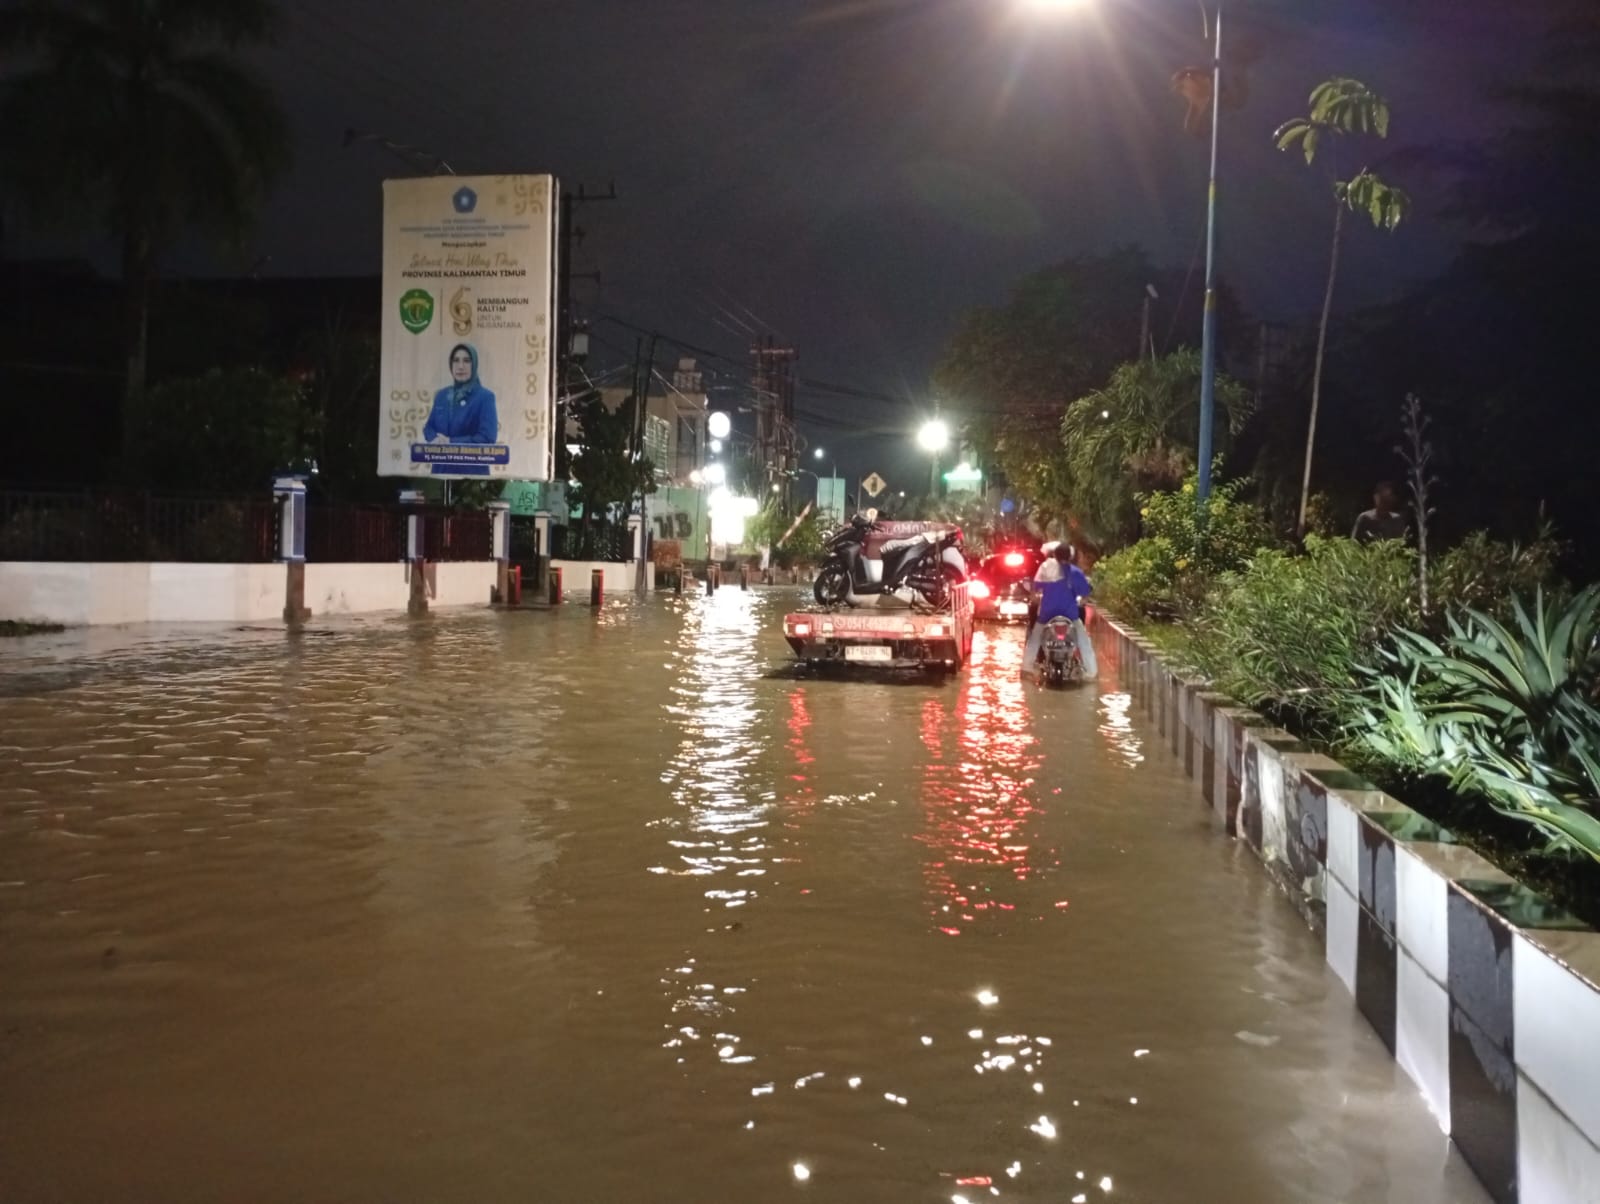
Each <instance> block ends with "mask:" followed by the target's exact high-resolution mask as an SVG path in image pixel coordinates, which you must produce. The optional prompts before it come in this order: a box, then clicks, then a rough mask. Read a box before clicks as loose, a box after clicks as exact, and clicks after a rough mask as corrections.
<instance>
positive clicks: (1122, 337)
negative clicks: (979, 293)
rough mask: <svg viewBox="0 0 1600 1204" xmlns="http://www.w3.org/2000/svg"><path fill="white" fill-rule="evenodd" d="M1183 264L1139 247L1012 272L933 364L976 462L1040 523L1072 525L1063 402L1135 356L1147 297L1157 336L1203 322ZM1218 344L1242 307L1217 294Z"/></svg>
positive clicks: (936, 381)
mask: <svg viewBox="0 0 1600 1204" xmlns="http://www.w3.org/2000/svg"><path fill="white" fill-rule="evenodd" d="M1192 283H1193V282H1192V281H1190V280H1188V279H1187V278H1186V275H1185V273H1184V272H1182V271H1172V270H1168V269H1164V268H1155V267H1152V266H1151V264H1150V262H1149V260H1148V259H1147V258H1146V257H1145V255H1144V253H1143V252H1142V251H1140V250H1138V249H1137V248H1132V247H1122V248H1118V249H1117V250H1114V251H1112V252H1110V253H1109V254H1106V255H1100V256H1090V257H1080V258H1075V259H1069V260H1066V261H1065V262H1063V263H1059V264H1056V265H1054V266H1052V267H1049V268H1045V269H1043V270H1041V271H1037V272H1033V273H1031V274H1030V275H1028V276H1025V277H1024V278H1023V279H1022V280H1020V281H1019V282H1018V283H1017V285H1016V287H1015V288H1014V289H1013V290H1012V294H1011V296H1010V297H1009V298H1008V299H1007V301H1006V302H1005V304H1003V305H1000V306H981V307H978V308H976V309H973V310H971V311H969V312H968V313H967V314H966V315H965V316H964V317H963V318H962V320H961V322H960V324H959V325H958V326H957V328H956V330H955V332H954V334H952V335H951V337H950V340H949V341H948V343H947V344H946V346H945V349H944V353H943V355H942V357H941V359H940V361H939V363H938V365H937V366H936V368H935V369H934V373H933V384H934V388H935V390H936V391H937V392H938V393H939V394H940V396H941V397H942V398H943V399H944V401H945V404H946V406H947V407H948V408H949V409H950V410H951V411H952V412H955V413H964V414H966V415H967V416H968V419H967V423H966V437H967V440H968V442H970V443H972V444H973V445H974V446H975V447H976V448H977V451H978V460H979V463H980V464H981V466H982V467H984V468H985V469H987V470H991V475H994V473H993V472H992V470H996V469H997V470H998V474H999V478H1000V479H1001V480H1002V481H1003V482H1004V483H1005V484H1006V485H1007V486H1008V487H1009V488H1010V490H1011V491H1012V493H1013V494H1014V495H1016V496H1017V497H1018V500H1019V502H1020V503H1021V504H1022V507H1023V509H1024V511H1025V512H1027V513H1028V514H1029V516H1030V517H1031V518H1032V519H1033V520H1034V521H1035V522H1036V523H1038V524H1039V525H1048V524H1051V523H1059V524H1061V525H1063V526H1066V527H1068V528H1070V527H1071V525H1072V522H1073V518H1074V515H1073V510H1072V501H1073V499H1072V497H1071V494H1070V491H1069V489H1068V475H1067V468H1066V461H1065V455H1064V452H1063V449H1062V447H1061V444H1060V440H1059V439H1058V438H1057V437H1056V436H1057V433H1058V431H1059V429H1060V423H1061V418H1062V415H1063V414H1064V413H1065V412H1066V409H1067V406H1068V404H1069V403H1070V402H1071V401H1072V400H1073V399H1074V398H1076V397H1082V396H1083V395H1084V394H1086V393H1088V392H1089V391H1090V390H1092V389H1095V388H1098V387H1099V386H1100V385H1102V384H1103V383H1104V382H1105V380H1106V379H1107V377H1109V376H1110V375H1111V371H1112V369H1113V368H1115V367H1116V366H1117V365H1118V364H1120V363H1122V362H1124V361H1125V360H1128V359H1129V358H1130V357H1131V356H1134V355H1137V354H1138V353H1139V351H1140V348H1139V332H1140V327H1141V323H1142V319H1143V311H1144V304H1145V301H1146V293H1145V287H1146V285H1153V286H1154V287H1155V288H1156V291H1157V293H1158V294H1159V298H1158V299H1157V300H1156V301H1155V302H1154V304H1153V305H1152V308H1151V313H1152V319H1153V327H1154V333H1155V335H1156V338H1157V339H1158V340H1161V341H1164V338H1163V336H1164V335H1165V334H1166V333H1168V332H1187V333H1191V334H1192V333H1193V332H1197V331H1198V330H1199V329H1200V314H1201V305H1202V300H1203V298H1202V296H1201V294H1200V291H1199V290H1198V289H1197V288H1193V287H1187V286H1189V285H1192ZM1221 299H1222V313H1221V325H1222V328H1223V334H1224V339H1223V342H1224V344H1225V345H1226V344H1227V343H1229V342H1230V340H1232V338H1233V336H1234V335H1235V333H1236V331H1237V328H1238V311H1237V308H1236V306H1235V305H1234V304H1233V302H1232V298H1231V296H1230V295H1229V294H1228V293H1227V292H1226V290H1224V291H1223V293H1222V298H1221Z"/></svg>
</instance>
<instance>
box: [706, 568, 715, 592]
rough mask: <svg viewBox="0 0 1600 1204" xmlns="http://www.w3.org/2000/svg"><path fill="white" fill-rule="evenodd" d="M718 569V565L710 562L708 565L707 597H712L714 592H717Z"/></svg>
mask: <svg viewBox="0 0 1600 1204" xmlns="http://www.w3.org/2000/svg"><path fill="white" fill-rule="evenodd" d="M716 571H717V570H716V567H715V566H714V565H710V564H707V565H706V596H707V597H710V596H711V595H712V594H714V593H716V592H717V578H716Z"/></svg>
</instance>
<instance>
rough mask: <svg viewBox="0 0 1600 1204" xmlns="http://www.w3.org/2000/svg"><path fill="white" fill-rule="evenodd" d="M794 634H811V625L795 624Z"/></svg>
mask: <svg viewBox="0 0 1600 1204" xmlns="http://www.w3.org/2000/svg"><path fill="white" fill-rule="evenodd" d="M794 634H795V635H810V634H811V624H810V623H796V624H795V625H794Z"/></svg>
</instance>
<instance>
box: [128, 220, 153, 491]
mask: <svg viewBox="0 0 1600 1204" xmlns="http://www.w3.org/2000/svg"><path fill="white" fill-rule="evenodd" d="M153 275H154V264H153V258H152V256H151V254H150V238H149V235H148V234H146V233H145V232H144V231H142V230H139V229H137V228H133V229H130V230H128V232H127V233H126V234H124V235H123V237H122V302H123V328H122V340H123V341H122V349H123V357H124V362H125V364H126V365H127V375H126V376H125V378H124V380H123V391H122V471H123V474H124V475H125V476H127V475H130V474H133V472H134V468H135V466H134V463H133V455H134V443H135V440H134V419H135V415H136V414H137V413H138V412H139V407H140V403H141V402H142V401H143V400H144V391H145V378H146V376H147V375H148V371H149V362H148V361H149V345H150V281H151V277H152V276H153Z"/></svg>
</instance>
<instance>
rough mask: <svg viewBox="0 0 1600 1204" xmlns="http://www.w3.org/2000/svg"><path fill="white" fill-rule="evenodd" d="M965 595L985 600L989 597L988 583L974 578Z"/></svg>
mask: <svg viewBox="0 0 1600 1204" xmlns="http://www.w3.org/2000/svg"><path fill="white" fill-rule="evenodd" d="M967 593H969V594H970V595H971V596H972V597H974V598H987V597H988V596H989V586H988V583H987V582H985V581H983V580H981V579H980V578H977V577H974V578H973V579H972V584H971V585H970V586H969V587H968V588H967Z"/></svg>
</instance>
